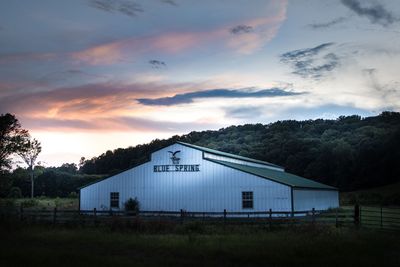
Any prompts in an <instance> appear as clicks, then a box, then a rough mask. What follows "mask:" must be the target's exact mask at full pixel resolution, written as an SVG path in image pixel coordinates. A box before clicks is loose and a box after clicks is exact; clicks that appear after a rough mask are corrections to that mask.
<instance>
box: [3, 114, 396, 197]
mask: <svg viewBox="0 0 400 267" xmlns="http://www.w3.org/2000/svg"><path fill="white" fill-rule="evenodd" d="M2 116H4V115H2ZM14 118H15V117H14ZM0 122H1V120H0ZM1 123H2V122H1ZM18 125H19V124H18ZM17 128H18V129H20V128H21V127H20V125H19V127H17ZM20 130H21V129H20ZM29 140H30V139H29ZM0 141H1V139H0ZM175 141H182V142H187V143H191V144H195V145H200V146H204V147H208V148H213V149H217V150H220V151H224V152H228V153H233V154H237V155H241V156H245V157H250V158H254V159H259V160H264V161H268V162H271V163H274V164H277V165H280V166H283V167H285V170H286V171H288V172H291V173H294V174H297V175H300V176H303V177H306V178H309V179H312V180H315V181H319V182H322V183H325V184H329V185H332V186H336V187H338V188H339V189H340V190H341V191H352V190H358V189H365V188H372V187H376V186H382V185H387V184H391V183H395V182H399V181H400V164H399V163H400V113H397V112H383V113H381V114H380V115H378V116H374V117H366V118H361V117H360V116H357V115H353V116H341V117H339V118H338V119H335V120H325V119H316V120H305V121H295V120H285V121H277V122H274V123H269V124H261V123H259V124H246V125H240V126H230V127H227V128H222V129H220V130H217V131H193V132H190V133H189V134H185V135H181V136H178V135H176V136H173V137H171V138H169V139H164V140H159V139H156V140H153V141H151V142H150V143H148V144H142V145H137V146H132V147H128V148H118V149H115V150H113V151H110V150H109V151H106V152H105V153H103V154H101V155H99V156H97V157H93V158H91V159H85V158H81V161H80V163H79V165H78V166H77V165H76V164H73V163H65V164H63V165H62V166H60V167H47V168H45V167H42V166H40V165H38V166H36V167H33V168H32V170H33V172H32V171H31V170H30V168H29V166H28V168H22V167H19V168H17V169H15V170H10V169H9V163H10V162H9V159H8V158H7V156H6V157H4V156H3V157H0V163H1V164H2V165H0V167H1V166H2V167H1V173H0V196H2V197H4V196H8V195H10V194H11V195H13V194H14V195H18V194H21V195H23V196H29V193H30V188H31V187H30V186H29V182H30V178H29V177H30V175H29V174H32V173H33V177H35V178H34V179H35V195H36V196H38V195H45V196H49V197H55V196H59V197H65V196H68V195H71V194H72V195H74V194H76V192H77V189H78V187H80V186H83V185H85V184H88V183H91V182H93V181H97V180H99V179H102V178H104V177H107V176H110V175H113V174H116V173H119V172H121V171H124V170H126V169H129V168H132V167H134V166H136V165H138V164H141V163H144V162H146V161H147V160H148V159H149V157H150V154H151V153H152V152H154V151H156V150H158V149H160V148H162V147H164V146H167V145H170V144H172V143H174V142H175ZM39 144H40V143H39ZM1 145H2V147H3V144H1ZM9 152H10V153H9V154H8V156H9V155H10V154H12V153H15V152H12V149H11V150H10V151H9Z"/></svg>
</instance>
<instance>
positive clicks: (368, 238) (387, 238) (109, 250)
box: [0, 226, 400, 267]
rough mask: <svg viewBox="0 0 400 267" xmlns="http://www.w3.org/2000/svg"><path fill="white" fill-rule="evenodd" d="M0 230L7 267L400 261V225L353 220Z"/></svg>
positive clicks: (0, 259)
mask: <svg viewBox="0 0 400 267" xmlns="http://www.w3.org/2000/svg"><path fill="white" fill-rule="evenodd" d="M243 227H246V226H243ZM0 235H1V244H2V248H1V249H0V266H4V267H6V266H42V267H43V266H57V267H59V266H85V267H87V266H335V267H339V266H400V253H399V251H400V241H399V240H400V239H399V238H400V233H387V232H378V231H371V230H369V231H357V230H352V229H348V228H340V229H336V228H332V227H328V228H321V227H316V228H311V227H305V228H294V229H289V230H288V229H286V230H275V231H267V230H265V229H258V230H254V229H252V230H250V229H249V230H248V231H247V230H246V229H245V228H242V229H240V230H239V231H231V230H227V231H218V232H215V233H207V234H195V233H190V234H188V233H186V234H185V233H181V234H177V233H174V234H143V233H142V234H140V233H133V232H129V231H124V232H112V231H110V229H109V228H108V229H107V228H99V229H94V228H90V229H65V228H51V227H48V228H46V227H44V226H41V227H39V226H21V228H18V229H15V227H12V228H11V229H10V226H9V227H8V228H7V230H5V229H3V228H2V230H0Z"/></svg>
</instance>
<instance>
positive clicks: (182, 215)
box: [181, 209, 185, 223]
mask: <svg viewBox="0 0 400 267" xmlns="http://www.w3.org/2000/svg"><path fill="white" fill-rule="evenodd" d="M184 216H185V215H184V213H183V209H181V223H183V217H184Z"/></svg>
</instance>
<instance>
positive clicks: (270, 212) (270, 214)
mask: <svg viewBox="0 0 400 267" xmlns="http://www.w3.org/2000/svg"><path fill="white" fill-rule="evenodd" d="M271 227H272V209H269V229H271Z"/></svg>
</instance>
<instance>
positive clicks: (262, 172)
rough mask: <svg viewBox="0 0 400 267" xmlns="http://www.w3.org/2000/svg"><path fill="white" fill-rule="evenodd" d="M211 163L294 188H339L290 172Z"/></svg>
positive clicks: (226, 163)
mask: <svg viewBox="0 0 400 267" xmlns="http://www.w3.org/2000/svg"><path fill="white" fill-rule="evenodd" d="M207 160H209V161H212V162H215V163H218V164H221V165H224V166H227V167H230V168H233V169H237V170H240V171H243V172H246V173H250V174H253V175H257V176H260V177H263V178H266V179H269V180H272V181H274V182H278V183H281V184H285V185H288V186H291V187H294V188H306V189H323V190H337V188H335V187H333V186H329V185H325V184H321V183H318V182H315V181H313V180H310V179H306V178H304V177H300V176H297V175H294V174H291V173H288V172H284V171H276V170H272V169H269V168H261V167H254V166H248V165H243V164H238V163H232V162H227V161H222V160H215V159H207Z"/></svg>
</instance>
